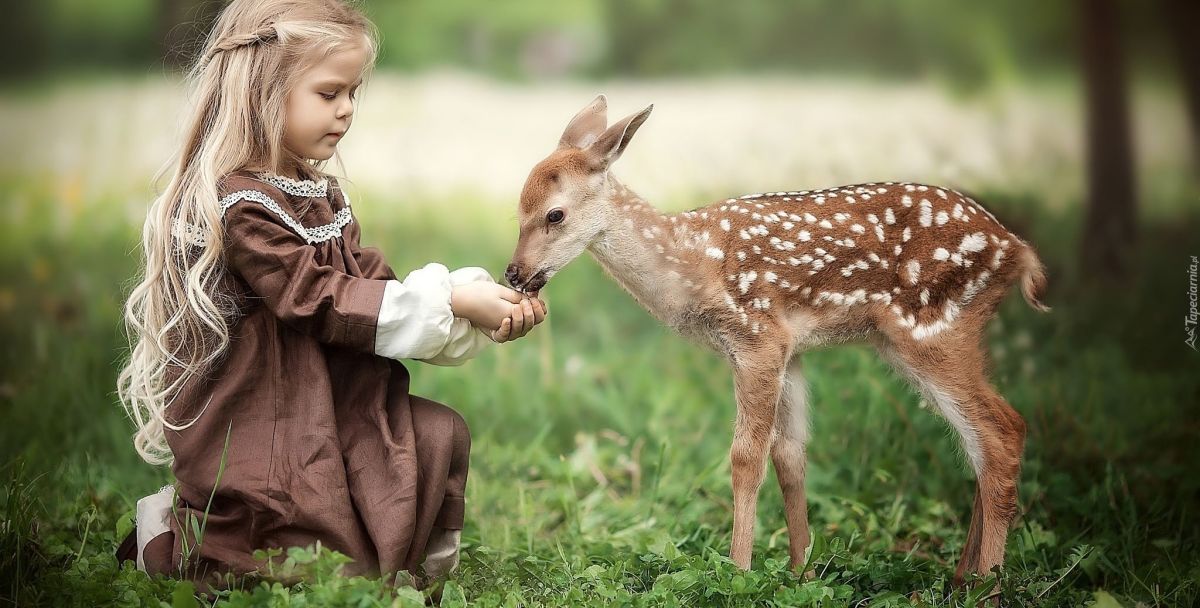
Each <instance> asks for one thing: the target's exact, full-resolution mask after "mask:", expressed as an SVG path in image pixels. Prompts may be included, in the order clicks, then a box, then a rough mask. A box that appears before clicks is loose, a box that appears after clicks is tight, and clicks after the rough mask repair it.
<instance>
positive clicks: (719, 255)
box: [704, 247, 725, 260]
mask: <svg viewBox="0 0 1200 608" xmlns="http://www.w3.org/2000/svg"><path fill="white" fill-rule="evenodd" d="M704 255H707V256H708V257H710V258H712V259H714V260H723V259H725V252H724V251H721V250H720V249H718V248H716V247H709V248H708V249H705V250H704Z"/></svg>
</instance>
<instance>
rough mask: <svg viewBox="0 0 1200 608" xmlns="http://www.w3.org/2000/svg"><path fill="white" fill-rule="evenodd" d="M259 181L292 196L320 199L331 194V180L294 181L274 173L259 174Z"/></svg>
mask: <svg viewBox="0 0 1200 608" xmlns="http://www.w3.org/2000/svg"><path fill="white" fill-rule="evenodd" d="M256 175H257V176H258V179H261V180H263V181H264V182H267V183H268V184H271V185H272V186H275V187H276V188H279V189H280V190H283V191H284V192H287V193H288V194H291V195H292V196H310V197H320V196H327V195H328V194H329V180H328V179H323V180H321V181H319V182H314V181H312V180H311V179H292V178H290V177H287V176H284V175H276V174H274V173H257V174H256Z"/></svg>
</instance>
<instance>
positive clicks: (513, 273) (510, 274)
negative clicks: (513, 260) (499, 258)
mask: <svg viewBox="0 0 1200 608" xmlns="http://www.w3.org/2000/svg"><path fill="white" fill-rule="evenodd" d="M504 280H505V281H508V285H509V286H510V287H516V286H517V282H518V281H520V280H521V266H520V265H518V264H509V265H508V268H507V269H505V271H504Z"/></svg>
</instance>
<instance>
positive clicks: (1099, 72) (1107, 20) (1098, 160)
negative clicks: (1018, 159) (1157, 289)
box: [1077, 0, 1137, 281]
mask: <svg viewBox="0 0 1200 608" xmlns="http://www.w3.org/2000/svg"><path fill="white" fill-rule="evenodd" d="M1077 12H1078V16H1079V28H1080V31H1079V39H1080V53H1081V59H1082V63H1083V80H1084V100H1085V101H1084V103H1085V105H1086V112H1087V127H1086V129H1087V134H1086V137H1087V182H1088V183H1087V208H1086V211H1085V219H1084V225H1083V238H1082V243H1081V244H1082V249H1081V252H1080V253H1081V263H1082V268H1083V274H1084V276H1085V277H1087V278H1089V279H1098V280H1100V281H1109V280H1119V279H1122V278H1126V277H1128V275H1129V273H1130V271H1131V270H1132V264H1133V262H1134V254H1135V250H1134V247H1135V244H1136V243H1135V241H1136V235H1137V201H1136V199H1135V198H1134V196H1135V195H1134V190H1135V186H1134V174H1133V153H1132V143H1131V135H1130V131H1131V128H1130V119H1129V101H1128V92H1127V86H1126V81H1125V71H1124V70H1125V66H1124V62H1123V61H1122V57H1121V44H1120V35H1119V31H1118V15H1117V7H1116V4H1115V2H1114V1H1113V0H1078V1H1077Z"/></svg>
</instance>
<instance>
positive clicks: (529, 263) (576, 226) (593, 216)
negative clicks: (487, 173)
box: [504, 95, 654, 293]
mask: <svg viewBox="0 0 1200 608" xmlns="http://www.w3.org/2000/svg"><path fill="white" fill-rule="evenodd" d="M653 108H654V106H653V105H651V106H648V107H647V108H646V109H644V110H642V111H641V112H638V113H636V114H633V115H630V116H628V117H626V118H623V119H621V120H620V121H618V122H617V123H615V124H613V125H612V126H611V127H609V126H608V101H607V100H606V99H605V98H604V96H603V95H600V96H599V97H597V98H596V99H595V100H594V101H592V103H590V104H588V106H587V107H586V108H584V109H583V110H581V111H580V112H579V113H578V114H576V115H575V117H574V118H572V119H571V122H570V123H568V124H567V128H566V130H565V131H563V134H562V137H561V138H560V139H559V141H558V149H556V150H555V151H554V152H552V153H551V154H550V156H547V157H546V158H545V159H544V160H542V161H541V162H539V163H538V164H537V165H535V166H534V167H533V170H532V171H530V172H529V177H528V178H526V180H525V187H524V188H523V189H522V190H521V202H520V207H519V209H518V211H517V220H518V225H519V226H520V236H519V237H518V239H517V248H516V250H515V251H513V256H512V262H511V263H510V264H509V265H508V269H507V270H506V271H505V273H504V278H505V279H506V280H507V281H508V283H509V285H512V286H513V287H514V288H516V289H519V290H521V291H524V292H527V293H528V292H535V291H537V290H539V289H541V288H542V287H543V286H545V284H546V282H547V281H549V280H550V277H552V276H554V273H556V272H558V271H559V270H560V269H561V268H562V267H563V266H566V265H567V263H568V262H570V261H571V260H573V259H575V258H576V257H577V256H578V255H579V254H581V253H583V250H584V249H586V248H587V247H588V246H589V245H591V244H592V243H593V242H594V241H595V240H596V238H597V237H599V236H600V235H601V234H602V233H603V232H604V230H605V229H606V228H607V227H608V226H609V223H610V222H611V221H613V217H614V214H613V213H612V208H611V205H612V201H611V197H610V196H609V188H608V168H609V167H610V166H612V164H613V163H614V162H616V160H617V159H618V158H620V157H621V154H622V153H623V152H624V151H625V148H626V147H627V146H628V145H629V140H630V139H632V138H633V134H634V133H635V132H637V130H638V127H640V126H642V123H643V122H645V120H646V118H647V117H648V116H650V110H652V109H653Z"/></svg>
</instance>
